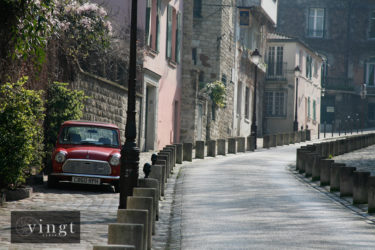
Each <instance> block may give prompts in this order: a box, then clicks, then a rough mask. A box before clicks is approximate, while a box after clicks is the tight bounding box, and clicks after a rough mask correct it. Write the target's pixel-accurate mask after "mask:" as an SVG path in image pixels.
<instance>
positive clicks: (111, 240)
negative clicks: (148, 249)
mask: <svg viewBox="0 0 375 250" xmlns="http://www.w3.org/2000/svg"><path fill="white" fill-rule="evenodd" d="M143 230H144V228H143V225H142V224H130V223H111V224H109V225H108V244H117V245H134V246H135V249H136V250H143V249H144V242H143Z"/></svg>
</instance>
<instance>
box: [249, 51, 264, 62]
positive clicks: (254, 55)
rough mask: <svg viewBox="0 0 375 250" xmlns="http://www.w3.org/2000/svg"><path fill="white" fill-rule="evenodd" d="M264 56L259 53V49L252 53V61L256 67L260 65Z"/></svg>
mask: <svg viewBox="0 0 375 250" xmlns="http://www.w3.org/2000/svg"><path fill="white" fill-rule="evenodd" d="M261 57H262V56H261V55H260V54H259V51H258V49H255V50H254V51H253V53H251V61H252V62H253V63H254V64H255V65H258V64H259V61H260V58H261Z"/></svg>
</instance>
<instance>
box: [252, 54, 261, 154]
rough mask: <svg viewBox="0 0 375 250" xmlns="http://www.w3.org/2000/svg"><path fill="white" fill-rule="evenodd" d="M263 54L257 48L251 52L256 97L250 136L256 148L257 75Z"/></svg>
mask: <svg viewBox="0 0 375 250" xmlns="http://www.w3.org/2000/svg"><path fill="white" fill-rule="evenodd" d="M260 58H261V55H260V54H259V51H258V49H255V50H254V52H253V53H251V61H252V62H253V63H254V65H255V66H254V98H253V117H252V121H251V132H250V136H251V137H252V138H253V140H254V141H253V143H254V149H256V148H257V125H256V122H257V118H256V117H257V115H256V105H257V104H256V102H257V81H258V79H257V77H258V64H259V61H260Z"/></svg>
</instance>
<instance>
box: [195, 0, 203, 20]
mask: <svg viewBox="0 0 375 250" xmlns="http://www.w3.org/2000/svg"><path fill="white" fill-rule="evenodd" d="M193 15H194V17H202V0H194V7H193Z"/></svg>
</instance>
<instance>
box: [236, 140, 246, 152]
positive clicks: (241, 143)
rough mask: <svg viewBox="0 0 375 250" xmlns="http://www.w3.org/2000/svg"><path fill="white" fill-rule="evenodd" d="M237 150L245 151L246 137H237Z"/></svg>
mask: <svg viewBox="0 0 375 250" xmlns="http://www.w3.org/2000/svg"><path fill="white" fill-rule="evenodd" d="M236 141H237V152H245V150H246V149H245V144H246V139H245V137H237V138H236Z"/></svg>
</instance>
